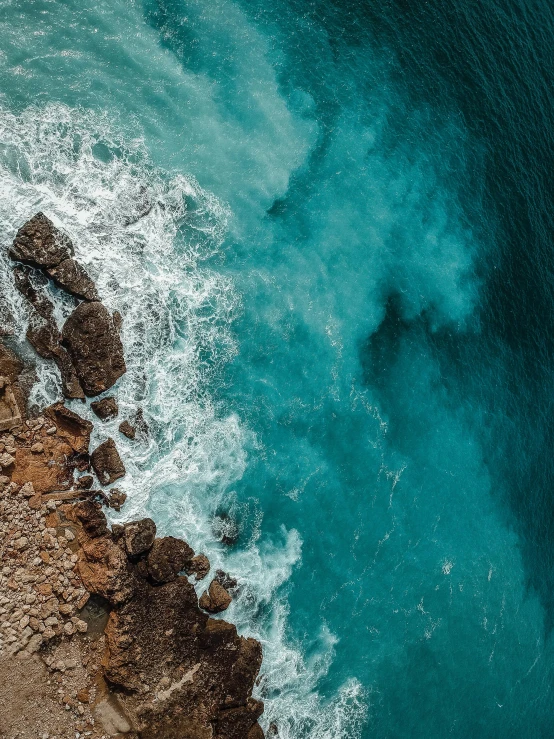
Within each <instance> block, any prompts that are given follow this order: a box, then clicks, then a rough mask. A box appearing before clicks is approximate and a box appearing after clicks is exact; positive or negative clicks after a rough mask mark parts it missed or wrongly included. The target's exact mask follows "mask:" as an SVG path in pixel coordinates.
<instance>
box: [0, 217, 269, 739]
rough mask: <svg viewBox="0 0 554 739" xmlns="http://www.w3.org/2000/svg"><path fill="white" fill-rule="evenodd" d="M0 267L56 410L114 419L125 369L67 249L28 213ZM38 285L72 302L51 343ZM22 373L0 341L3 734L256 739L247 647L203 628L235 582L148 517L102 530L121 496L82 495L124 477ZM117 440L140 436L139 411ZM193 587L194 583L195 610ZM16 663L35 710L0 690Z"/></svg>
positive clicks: (251, 646)
mask: <svg viewBox="0 0 554 739" xmlns="http://www.w3.org/2000/svg"><path fill="white" fill-rule="evenodd" d="M9 256H10V257H11V259H12V260H13V264H14V278H15V284H16V287H17V289H18V290H19V292H20V293H21V294H22V295H23V297H24V298H25V301H26V305H27V310H28V312H29V316H28V317H29V328H28V331H27V340H28V342H29V343H30V344H31V345H32V346H33V348H34V349H35V351H36V352H37V353H38V354H39V355H40V356H42V357H43V358H45V359H47V360H50V361H52V362H55V364H56V365H57V367H58V369H59V371H60V374H61V377H62V386H63V394H64V396H65V397H66V398H73V399H81V400H82V401H83V402H84V401H85V398H86V397H88V398H98V397H99V396H102V397H101V399H100V400H97V401H95V402H93V403H91V407H92V409H93V411H94V413H95V414H96V415H97V416H98V418H99V419H100V423H101V422H102V420H103V418H104V419H105V418H108V417H114V416H115V415H117V412H118V411H117V398H116V394H115V393H114V395H106V393H107V392H108V391H109V390H110V389H111V388H113V386H114V385H115V383H116V382H117V380H118V379H119V377H121V376H122V375H123V374H124V373H125V371H126V367H125V358H124V356H123V346H122V343H121V340H120V338H119V331H120V330H121V326H122V318H121V316H120V315H119V314H114V315H111V314H110V313H109V312H108V310H107V309H106V308H105V307H104V306H103V304H102V302H101V300H100V299H99V296H98V293H97V291H96V286H95V285H94V283H93V282H92V280H91V279H90V277H89V276H88V274H87V273H86V271H85V270H84V269H83V267H82V266H81V265H80V264H79V263H78V262H76V260H75V259H74V258H73V247H72V244H71V241H70V240H69V238H68V237H67V236H66V235H65V234H63V233H62V232H60V231H59V230H58V229H56V228H55V226H54V225H53V224H52V223H51V221H49V219H48V218H47V217H46V216H44V215H43V214H37V215H36V216H35V217H34V218H32V219H31V220H30V221H28V222H27V223H26V224H24V225H23V226H22V228H21V229H20V230H19V231H18V234H17V236H16V238H15V240H14V242H13V245H12V247H11V248H10V250H9ZM45 280H52V281H53V283H54V284H55V285H56V286H57V287H58V288H60V289H61V290H62V291H64V292H65V294H66V295H68V296H71V298H72V299H73V300H74V301H75V308H74V310H73V312H72V313H71V315H70V316H69V318H68V319H67V320H66V322H65V324H64V326H63V327H62V329H61V331H60V330H59V328H58V326H57V322H56V317H55V315H56V313H55V306H54V305H53V304H52V302H51V301H50V300H49V298H48V297H47V294H46V291H45V290H44V289H41V285H44V282H45ZM0 341H1V340H0ZM31 374H32V372H31V371H30V368H28V367H25V365H24V363H23V362H22V361H21V359H20V358H19V357H17V356H16V355H15V354H14V353H13V352H12V351H11V350H10V348H9V347H8V345H7V344H6V342H4V343H0V376H1V378H2V380H1V382H0V384H1V387H0V448H1V452H0V466H1V467H2V477H1V478H0V483H1V493H0V500H1V506H2V508H1V512H2V517H1V526H2V529H3V542H2V559H3V563H4V567H3V570H2V585H3V587H2V591H3V592H2V600H1V601H0V603H1V609H2V624H1V626H0V629H1V631H0V633H1V635H2V643H1V646H0V650H1V652H0V669H2V670H3V672H4V679H3V683H4V686H5V687H4V689H3V691H4V693H3V695H2V697H3V703H4V709H3V712H2V713H0V728H1V729H2V732H3V734H4V733H5V735H6V736H12V735H13V736H15V735H17V736H19V737H22V738H24V737H27V736H29V737H31V736H33V737H34V736H37V735H41V736H49V737H53V736H56V737H62V736H74V735H75V732H76V733H77V734H79V735H81V734H82V735H86V736H92V737H93V738H94V737H100V736H118V735H122V734H125V735H127V736H137V737H144V738H145V739H146V738H147V737H160V738H162V739H163V737H190V739H204V738H205V739H208V737H219V738H220V739H227V738H228V739H239V738H240V739H244V737H247V738H248V739H260V737H263V736H264V734H263V731H262V729H261V727H260V725H259V724H258V723H257V720H258V718H259V716H260V715H261V713H262V712H263V704H262V703H261V702H260V701H257V700H255V699H253V698H252V690H253V687H254V684H255V681H256V678H257V675H258V673H259V669H260V665H261V660H262V653H261V645H260V644H259V642H257V641H256V640H254V639H245V638H243V637H239V636H238V635H237V631H236V628H235V627H234V626H233V625H232V624H230V623H227V622H226V621H223V620H220V619H214V618H212V616H210V615H209V614H210V613H211V614H216V613H219V612H222V611H224V610H225V609H226V608H227V607H228V605H229V603H230V602H231V598H232V591H233V587H235V586H236V581H235V580H233V578H232V577H230V576H228V575H227V574H226V573H224V572H221V571H217V572H216V573H214V574H211V573H210V577H208V572H209V569H210V567H209V562H208V560H207V558H206V557H205V556H204V555H202V554H198V555H196V554H195V553H194V552H193V550H192V549H191V548H190V547H189V546H188V544H186V542H184V541H182V540H180V539H176V538H174V537H163V538H157V537H156V525H155V522H154V521H152V520H151V519H142V520H140V521H134V522H129V523H126V524H124V525H114V526H112V528H111V529H110V528H109V527H108V525H107V520H106V516H105V514H104V512H103V510H102V507H103V505H109V506H111V507H113V508H115V509H117V510H119V508H120V507H121V505H123V504H124V499H125V496H124V495H123V494H122V493H121V492H120V491H118V490H117V488H116V487H111V488H110V489H109V490H106V489H100V487H99V488H98V489H93V486H95V482H96V483H100V486H101V487H104V488H106V486H113V484H114V483H116V481H117V480H118V479H120V478H121V477H123V476H124V475H125V460H124V459H122V458H121V457H120V454H119V451H118V446H117V442H116V441H115V440H113V439H111V438H109V439H107V440H106V441H104V442H103V443H102V444H100V445H99V446H98V447H97V448H96V449H94V450H91V449H90V436H91V432H92V430H93V424H92V423H91V422H90V421H86V420H84V419H82V418H81V417H80V416H79V415H78V414H76V413H74V412H73V411H71V410H69V409H68V408H67V407H66V406H65V405H64V403H63V402H58V403H55V404H54V405H52V406H49V407H48V408H45V409H41V410H40V411H39V412H36V409H32V411H31V410H30V409H28V408H27V403H26V396H27V395H28V388H29V382H30V380H29V378H30V377H31ZM119 430H120V432H121V433H122V434H124V435H125V436H127V437H128V438H129V439H133V438H135V436H136V435H137V434H138V435H140V434H146V433H147V428H146V426H145V424H144V421H143V419H142V416H141V413H140V409H137V411H136V414H135V416H134V417H133V418H132V419H122V423H121V424H120V427H119ZM92 473H94V476H93V474H92ZM6 562H7V563H8V564H5V563H6ZM183 572H184V573H186V574H181V573H183ZM192 576H194V577H195V579H196V580H200V579H204V578H206V583H207V584H208V583H209V585H207V588H206V591H205V593H204V594H203V595H202V597H201V598H200V600H198V598H197V595H196V592H195V589H194V587H193V585H192V583H191V582H190V580H189V577H192ZM21 665H28V668H29V669H32V671H33V670H34V673H35V676H34V681H33V684H34V690H35V693H33V695H32V696H31V698H32V702H33V703H36V700H37V695H36V690H37V685H40V686H42V692H43V695H41V704H42V702H43V701H42V699H44V702H47V701H48V700H49V693H50V692H52V691H51V688H52V689H53V686H54V687H55V686H56V685H59V687H57V688H55V693H54V696H55V697H54V698H53V699H52V701H53V702H52V706H51V708H50V711H47V712H45V711H43V710H40V711H33V712H32V713H31V714H29V713H28V712H25V711H22V703H21V701H22V700H23V704H24V703H25V698H24V696H23V697H22V692H23V693H25V685H21V683H19V682H17V681H12V680H10V675H11V674H15V672H17V669H19V668H20V666H21ZM23 670H24V671H25V668H23ZM40 675H42V677H40ZM39 693H40V691H39ZM10 707H11V708H12V709H13V714H14V715H13V716H10ZM58 709H59V710H58ZM64 716H65V717H66V721H65V722H64ZM22 717H24V718H22ZM33 718H35V719H36V720H35V723H33ZM12 721H16V722H17V721H19V725H17V726H16V725H15V724H14V725H12V723H10V722H12ZM49 722H50V724H51V725H49ZM23 724H24V727H23V728H22V725H23ZM38 728H40V730H41V731H42V734H37V731H38ZM25 732H28V733H25ZM33 732H34V733H33ZM64 732H65V733H64Z"/></svg>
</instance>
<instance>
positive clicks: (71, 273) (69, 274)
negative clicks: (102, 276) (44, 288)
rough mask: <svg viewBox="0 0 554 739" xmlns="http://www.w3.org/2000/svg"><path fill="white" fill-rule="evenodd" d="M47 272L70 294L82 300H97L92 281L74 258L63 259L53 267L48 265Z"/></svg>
mask: <svg viewBox="0 0 554 739" xmlns="http://www.w3.org/2000/svg"><path fill="white" fill-rule="evenodd" d="M47 272H48V274H49V275H50V277H51V278H52V279H53V280H54V282H55V283H56V284H58V285H59V286H60V287H62V288H63V289H64V290H65V291H66V292H68V293H70V295H75V297H77V298H83V299H84V300H98V293H97V291H96V286H95V284H94V282H93V281H92V280H91V279H90V277H89V276H88V274H87V272H86V270H85V269H84V268H83V267H81V265H80V264H79V263H78V262H76V261H75V260H74V259H71V258H70V259H64V260H63V261H62V262H60V263H59V264H57V265H56V266H55V267H50V269H48V270H47Z"/></svg>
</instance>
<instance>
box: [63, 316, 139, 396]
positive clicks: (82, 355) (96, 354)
mask: <svg viewBox="0 0 554 739" xmlns="http://www.w3.org/2000/svg"><path fill="white" fill-rule="evenodd" d="M62 337H63V343H64V345H65V346H66V347H67V349H68V351H69V354H70V356H71V358H72V360H73V364H74V366H75V371H76V373H77V376H78V378H79V380H80V381H81V385H82V386H83V390H84V391H85V393H86V394H87V395H89V396H94V395H99V394H100V393H103V392H104V391H105V390H108V389H109V388H110V387H112V385H114V383H115V382H117V380H118V379H119V378H120V377H121V376H122V375H123V374H124V373H125V371H126V366H125V358H124V356H123V345H122V343H121V339H120V338H119V333H118V331H117V329H116V327H115V325H114V321H113V318H112V316H111V315H110V312H109V311H108V309H107V308H105V307H104V306H103V305H102V303H99V302H92V303H81V304H80V305H78V306H77V308H76V309H75V310H74V311H73V313H72V314H71V315H70V316H69V318H68V319H67V321H66V322H65V324H64V326H63V328H62Z"/></svg>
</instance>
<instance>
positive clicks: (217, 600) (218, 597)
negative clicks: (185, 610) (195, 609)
mask: <svg viewBox="0 0 554 739" xmlns="http://www.w3.org/2000/svg"><path fill="white" fill-rule="evenodd" d="M231 600H232V598H231V596H230V595H229V593H228V592H227V591H226V590H225V588H224V587H223V585H221V584H220V583H219V582H218V581H217V580H215V579H214V580H212V582H211V583H210V587H209V588H208V590H207V591H206V592H205V593H204V594H203V595H202V597H201V598H200V600H199V601H198V605H199V606H200V608H203V609H204V610H205V611H208V613H221V611H225V610H227V608H229V606H230V605H231Z"/></svg>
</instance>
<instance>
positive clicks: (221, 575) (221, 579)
mask: <svg viewBox="0 0 554 739" xmlns="http://www.w3.org/2000/svg"><path fill="white" fill-rule="evenodd" d="M214 580H217V582H218V583H219V584H220V585H221V586H222V587H223V588H225V590H232V589H233V588H236V587H237V581H236V579H235V578H234V577H231V576H230V575H228V574H227V573H226V572H223V570H216V571H215V578H214Z"/></svg>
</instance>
